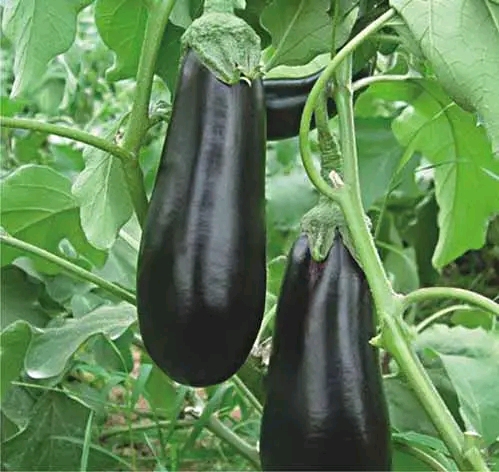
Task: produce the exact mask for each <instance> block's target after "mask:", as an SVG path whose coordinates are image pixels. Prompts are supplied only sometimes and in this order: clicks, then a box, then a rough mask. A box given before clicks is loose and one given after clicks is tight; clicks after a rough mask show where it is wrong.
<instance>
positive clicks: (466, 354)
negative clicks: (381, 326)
mask: <svg viewBox="0 0 499 472" xmlns="http://www.w3.org/2000/svg"><path fill="white" fill-rule="evenodd" d="M415 345H416V348H417V349H419V350H421V349H428V348H430V349H431V351H432V352H436V353H437V354H438V356H439V358H440V359H441V361H442V362H443V366H444V368H445V370H446V371H447V374H448V376H449V378H450V380H451V382H452V384H453V386H454V388H455V390H456V392H457V395H458V399H459V404H460V413H461V416H462V417H463V419H464V421H465V424H466V427H467V428H468V429H470V430H472V431H475V432H477V433H479V434H480V435H481V436H482V438H483V440H484V443H485V445H487V446H489V445H490V444H492V443H493V442H494V441H495V440H496V439H497V437H498V436H499V385H498V383H497V378H499V339H498V338H497V336H494V335H493V334H490V333H488V332H486V331H484V330H483V329H481V328H478V329H466V328H463V327H462V326H457V327H453V328H449V327H448V326H447V325H443V324H434V325H432V326H431V327H430V328H428V329H427V330H425V331H423V332H422V333H421V334H420V335H419V336H418V338H417V339H416V343H415Z"/></svg>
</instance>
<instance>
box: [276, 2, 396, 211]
mask: <svg viewBox="0 0 499 472" xmlns="http://www.w3.org/2000/svg"><path fill="white" fill-rule="evenodd" d="M395 14H396V13H395V10H394V9H393V8H390V9H389V10H387V11H386V12H385V13H383V14H382V15H381V16H380V17H379V18H377V19H376V20H375V21H374V22H372V23H371V24H370V25H369V26H368V27H367V28H365V29H364V30H362V31H361V32H360V33H359V34H357V35H356V36H354V37H353V38H352V39H351V40H350V41H349V42H348V43H347V44H346V45H345V46H344V47H343V48H342V49H341V50H340V51H339V52H338V54H336V55H335V56H334V58H333V60H332V61H331V62H330V63H329V65H328V66H327V67H326V69H325V70H324V72H323V73H322V74H321V76H320V77H319V78H318V79H317V82H316V83H315V85H314V86H313V87H312V90H311V91H310V94H309V96H308V99H307V102H306V103H305V107H304V109H303V113H302V117H301V122H300V133H299V144H300V153H301V156H302V160H303V166H304V167H305V171H306V172H307V175H308V177H309V179H310V181H311V182H312V184H313V185H314V186H315V187H316V188H317V189H318V190H319V191H320V192H321V193H323V194H324V195H326V196H327V197H329V198H331V199H332V200H334V201H337V202H339V200H340V198H341V197H340V195H339V194H340V192H339V191H338V190H337V189H333V188H332V187H331V186H330V185H329V184H328V183H327V182H326V181H325V180H324V179H323V178H322V177H321V175H320V172H319V171H318V170H317V169H316V168H315V166H314V161H313V158H312V152H311V151H310V143H309V140H308V134H309V130H310V122H311V120H312V115H313V113H314V110H315V107H316V106H317V101H318V100H319V98H320V95H321V91H322V90H324V89H325V88H326V86H327V84H328V82H329V81H330V80H331V78H332V76H333V73H334V71H335V69H336V68H337V67H338V65H339V64H340V63H341V62H342V61H343V60H344V59H345V58H346V57H347V56H348V55H349V54H351V53H352V52H353V51H354V50H355V49H356V48H357V47H358V46H359V45H360V44H362V43H363V42H364V41H365V40H366V39H367V38H368V37H369V36H370V35H371V34H374V33H375V32H376V31H378V30H379V29H381V28H382V27H383V25H384V24H385V23H386V22H387V21H388V20H390V19H391V18H392V17H393V16H395ZM267 68H268V67H267Z"/></svg>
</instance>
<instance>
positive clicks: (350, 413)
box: [260, 235, 391, 471]
mask: <svg viewBox="0 0 499 472" xmlns="http://www.w3.org/2000/svg"><path fill="white" fill-rule="evenodd" d="M373 335H374V322H373V317H372V311H371V297H370V293H369V288H368V285H367V282H366V279H365V277H364V274H363V273H362V271H361V269H360V268H359V266H358V265H357V263H356V261H355V260H354V259H353V257H352V256H351V255H350V253H349V251H348V249H347V248H346V247H345V246H344V245H343V242H342V241H341V239H340V236H337V237H336V240H335V244H334V246H333V247H332V248H331V250H330V252H329V255H328V258H327V259H326V261H325V262H324V263H322V264H319V263H316V262H314V261H313V260H312V258H311V254H310V248H309V245H308V239H307V237H306V236H305V235H302V236H300V237H299V238H298V240H297V241H296V242H295V244H294V246H293V248H292V249H291V252H290V255H289V260H288V266H287V270H286V273H285V277H284V280H283V285H282V287H281V294H280V298H279V301H278V307H277V314H276V324H275V329H274V341H273V348H272V354H271V358H270V365H269V372H268V378H267V386H268V391H267V401H266V404H265V406H264V412H263V418H262V425H261V435H260V458H261V462H262V467H263V470H269V471H270V470H343V471H345V470H356V471H358V470H383V471H386V470H390V468H391V451H390V428H389V422H388V413H387V407H386V403H385V399H384V394H383V389H382V381H381V373H380V369H379V363H378V356H377V352H376V350H375V348H374V347H372V346H371V345H370V344H369V343H368V341H369V339H370V338H371V337H372V336H373Z"/></svg>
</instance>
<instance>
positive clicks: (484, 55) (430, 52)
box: [390, 0, 499, 156]
mask: <svg viewBox="0 0 499 472" xmlns="http://www.w3.org/2000/svg"><path fill="white" fill-rule="evenodd" d="M390 3H391V5H392V6H393V7H395V8H396V9H397V11H398V12H399V13H400V15H401V16H402V17H403V19H404V20H405V22H406V23H407V25H408V26H409V29H410V30H411V31H412V34H413V35H414V37H415V39H416V41H417V42H418V44H419V46H420V48H421V50H422V51H423V53H424V55H425V56H426V58H427V59H428V60H429V62H430V63H431V66H432V68H433V70H434V71H435V74H436V76H437V78H438V80H439V81H440V82H441V83H442V84H443V86H444V88H445V89H446V90H447V91H448V92H449V94H450V95H451V96H452V97H453V98H454V99H455V100H456V102H458V103H459V104H460V105H462V106H463V107H465V108H466V109H468V110H477V111H478V112H479V114H480V115H481V116H482V117H483V119H484V122H485V127H486V128H487V130H488V133H489V136H490V138H491V140H492V143H493V149H494V153H495V154H496V155H498V156H499V115H498V114H497V110H498V109H499V95H498V94H497V77H498V76H499V48H498V47H497V44H498V43H499V4H497V3H496V4H492V3H491V2H486V1H478V2H468V1H466V0H456V1H454V2H452V3H451V4H449V3H448V2H445V1H432V2H427V1H425V0H410V1H407V0H392V1H391V2H390ZM494 44H495V45H496V47H494V46H493V45H494ZM477 58H478V60H477ZM468 139H469V138H468ZM471 142H473V140H471Z"/></svg>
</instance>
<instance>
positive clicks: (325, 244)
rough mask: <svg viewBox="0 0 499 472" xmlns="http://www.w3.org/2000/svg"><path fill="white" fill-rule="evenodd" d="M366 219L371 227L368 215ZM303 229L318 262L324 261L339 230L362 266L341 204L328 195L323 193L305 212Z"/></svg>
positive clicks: (344, 241) (302, 222) (346, 244)
mask: <svg viewBox="0 0 499 472" xmlns="http://www.w3.org/2000/svg"><path fill="white" fill-rule="evenodd" d="M365 219H366V222H367V224H368V226H369V228H370V227H371V220H370V219H369V218H368V217H367V215H366V216H365ZM301 231H302V232H303V233H305V234H306V235H307V236H308V240H309V244H310V252H311V254H312V258H313V259H314V260H315V261H317V262H322V261H324V260H325V259H326V258H327V255H328V254H329V250H330V249H331V247H332V246H333V243H334V238H335V235H336V231H339V232H340V234H341V239H342V240H343V243H344V244H345V246H346V247H347V248H348V250H349V251H350V254H352V256H353V258H354V259H355V260H356V261H357V263H358V264H359V265H360V266H361V267H362V264H361V261H360V260H359V258H358V257H357V251H356V249H355V246H354V244H353V239H352V237H351V235H350V231H349V229H348V226H347V224H346V221H345V217H344V216H343V212H342V210H341V208H340V206H339V205H338V204H337V203H335V202H333V201H332V200H330V199H329V198H328V197H325V196H323V195H321V196H320V197H319V202H318V203H317V205H316V206H314V207H313V208H312V209H311V210H309V211H308V212H307V213H305V215H304V216H303V218H302V220H301Z"/></svg>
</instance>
